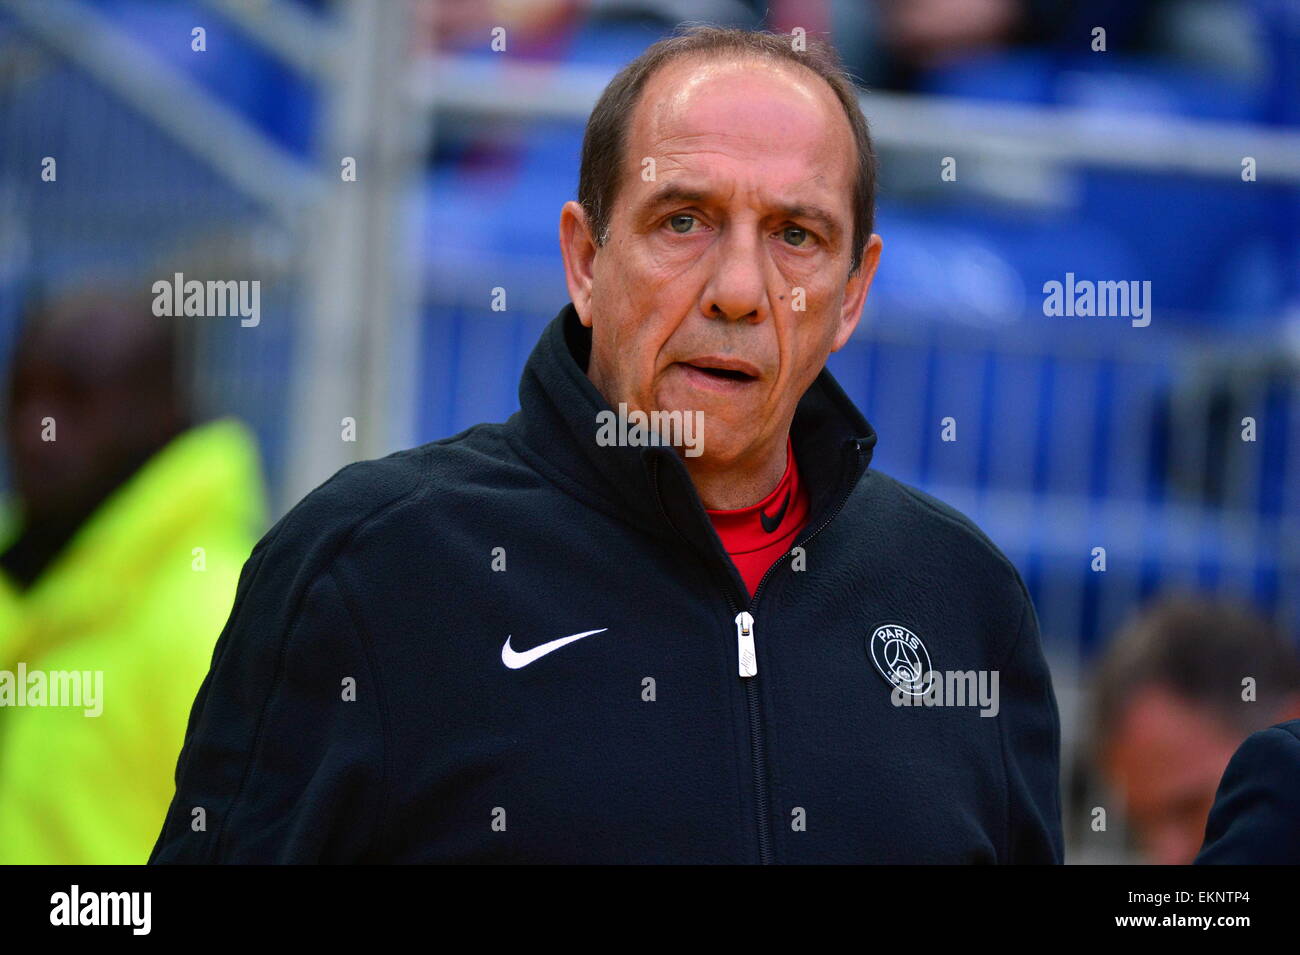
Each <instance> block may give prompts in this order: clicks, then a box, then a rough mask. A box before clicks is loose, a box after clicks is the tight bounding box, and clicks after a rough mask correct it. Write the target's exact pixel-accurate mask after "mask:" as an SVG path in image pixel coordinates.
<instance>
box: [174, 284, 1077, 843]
mask: <svg viewBox="0 0 1300 955" xmlns="http://www.w3.org/2000/svg"><path fill="white" fill-rule="evenodd" d="M589 354H590V333H589V332H588V331H587V330H586V329H584V328H583V327H582V326H581V324H580V323H579V322H578V321H577V316H576V313H575V311H574V309H573V307H572V305H568V306H566V307H565V308H564V309H563V310H562V311H561V312H560V314H559V315H558V316H557V317H556V319H555V320H554V321H553V322H552V323H551V324H550V325H549V326H548V327H547V329H546V330H545V332H544V333H543V335H542V338H541V340H540V342H539V343H538V345H537V347H536V349H535V350H534V351H533V354H532V356H531V357H530V358H529V360H528V363H527V366H526V367H525V370H524V374H523V378H522V382H521V385H520V391H519V395H520V405H521V410H520V411H519V412H517V413H516V414H514V415H513V416H512V417H511V418H510V419H509V420H508V421H507V422H505V423H503V424H483V425H478V426H476V427H473V428H470V429H469V430H467V431H465V432H463V433H461V434H459V435H456V436H454V437H451V438H447V439H445V440H442V441H437V442H433V443H431V444H427V445H424V446H422V447H418V448H413V449H410V450H407V451H402V452H400V453H397V454H393V455H390V456H388V457H386V458H383V459H380V460H376V461H367V462H362V463H359V464H354V465H351V466H349V467H346V468H344V469H342V470H341V471H339V472H338V473H337V474H336V475H335V476H334V477H333V478H331V479H330V480H329V481H327V482H326V483H325V484H323V485H322V486H321V487H319V488H317V489H316V490H315V491H313V492H312V493H311V494H309V495H308V496H307V497H306V498H305V499H304V500H303V501H302V502H301V503H299V504H298V505H297V506H296V507H295V508H293V510H292V511H290V512H289V514H288V515H286V516H285V517H284V518H283V519H282V520H281V521H280V522H279V523H278V524H276V526H275V527H274V528H272V529H271V530H270V531H269V532H268V533H267V535H266V536H265V538H263V540H262V541H261V542H260V543H259V544H258V545H257V547H256V548H255V549H254V550H253V553H252V555H251V556H250V557H249V559H248V562H247V564H246V566H245V567H244V571H243V574H242V576H241V579H240V583H239V588H238V592H237V595H236V599H235V604H234V608H233V610H232V612H231V615H230V619H229V622H228V623H227V624H226V627H225V629H224V630H223V631H222V633H221V635H220V638H219V639H218V641H217V645H216V648H215V651H214V653H213V658H212V666H211V670H210V672H209V673H208V675H207V678H206V679H205V680H204V683H203V685H202V687H201V689H200V691H199V694H198V697H197V699H196V700H195V703H194V707H193V710H192V712H191V714H190V719H189V725H188V729H187V731H186V738H185V744H184V747H183V749H182V752H181V754H180V759H179V763H178V765H177V770H176V787H177V790H176V795H175V798H174V800H173V802H172V805H171V807H170V809H169V811H168V813H167V817H166V820H165V822H164V824H163V828H162V832H161V835H160V836H159V839H158V842H157V845H156V846H155V848H154V851H153V854H152V856H151V857H150V861H151V862H156V863H166V862H599V863H604V862H684V863H692V862H704V863H725V862H732V863H750V862H787V863H807V862H879V863H909V862H917V863H944V862H957V863H993V862H1003V863H1006V862H1059V861H1060V860H1061V854H1062V850H1061V821H1060V803H1059V785H1058V764H1059V746H1060V730H1059V723H1058V719H1057V707H1056V699H1055V696H1054V693H1053V690H1052V684H1051V679H1050V675H1049V673H1048V669H1047V666H1046V663H1045V661H1044V658H1043V653H1042V649H1041V647H1040V643H1039V635H1038V625H1037V618H1036V616H1035V613H1034V609H1033V606H1032V604H1031V603H1030V600H1029V597H1028V595H1027V593H1026V591H1025V588H1024V585H1023V584H1022V582H1021V580H1020V577H1019V576H1018V574H1017V573H1016V571H1015V569H1014V568H1013V567H1012V565H1011V564H1010V563H1009V562H1008V561H1007V560H1006V558H1005V557H1003V556H1002V554H1001V553H999V551H998V550H997V548H996V547H994V546H993V544H992V543H990V542H989V540H988V539H987V538H986V537H985V536H984V535H983V534H981V533H980V531H979V530H978V529H977V528H976V527H975V526H974V525H973V524H972V523H971V522H970V521H969V520H967V519H966V518H965V517H963V516H962V515H960V514H958V513H957V512H955V511H954V510H952V509H950V508H948V507H946V506H945V505H943V504H941V503H939V502H937V501H935V500H933V499H932V498H930V497H927V496H926V495H924V494H922V493H920V492H918V491H916V490H913V489H912V488H909V487H906V486H905V485H903V484H900V483H899V482H897V481H894V480H892V479H891V478H888V477H886V476H884V475H883V474H880V473H879V472H877V471H874V470H870V469H869V468H868V464H869V462H870V458H871V452H872V449H873V447H874V446H875V442H876V436H875V434H874V432H873V431H872V429H871V427H870V425H868V424H867V422H866V421H865V420H864V419H863V417H862V416H861V414H859V412H858V411H857V409H856V408H855V407H854V406H853V404H852V403H851V402H850V401H849V399H848V398H847V397H846V396H845V394H844V393H843V391H842V390H841V389H840V388H839V386H838V385H837V384H836V382H835V381H834V379H833V378H832V377H831V375H830V373H829V372H826V371H823V372H822V374H821V375H820V376H819V377H818V378H817V380H816V381H815V382H814V384H813V385H812V386H811V387H810V388H809V390H808V392H807V393H806V394H805V395H804V396H803V398H802V400H801V402H800V404H799V407H798V410H797V412H796V415H795V418H794V422H793V425H792V428H791V435H792V438H793V441H794V446H795V454H796V457H797V459H798V461H799V467H800V472H801V475H802V477H803V479H804V480H805V481H806V483H807V485H808V488H809V492H810V496H811V504H812V509H811V520H810V522H809V524H808V526H807V527H806V529H805V530H804V531H803V532H801V534H800V535H799V538H798V539H797V541H796V545H795V547H794V549H793V550H792V552H791V553H790V554H788V555H787V556H785V557H783V558H782V559H781V560H780V561H779V562H778V563H777V564H776V565H774V566H773V568H772V569H771V570H770V571H769V572H768V574H767V576H766V577H765V578H764V581H763V583H762V584H761V585H760V586H759V587H758V588H757V592H756V593H755V595H754V597H753V599H752V600H751V599H750V598H749V596H748V594H747V592H746V590H745V587H744V584H743V582H742V580H741V578H740V576H739V574H738V573H737V571H736V569H735V567H734V566H733V565H732V564H731V562H730V560H729V559H728V558H727V556H726V554H725V552H724V551H723V549H722V545H721V542H720V541H719V540H718V537H717V535H716V533H715V532H714V530H713V527H712V525H711V523H710V521H709V519H708V516H707V514H706V513H705V511H704V509H703V506H702V505H701V503H700V500H699V497H698V495H697V494H696V492H695V490H694V486H693V485H692V483H691V481H690V479H689V477H688V475H687V472H686V469H685V468H684V467H683V465H682V462H681V460H680V458H679V457H678V456H677V453H676V452H675V451H674V450H673V449H671V448H667V447H653V446H652V447H604V446H600V445H598V443H597V440H596V433H597V412H599V411H601V410H603V409H607V408H608V407H609V406H608V404H607V403H606V402H605V401H604V399H603V398H602V397H601V395H600V394H599V393H598V392H597V391H596V389H595V388H594V387H593V386H592V384H591V382H590V380H589V379H588V378H587V377H586V375H585V368H586V362H587V358H588V356H589ZM744 614H749V615H750V616H749V617H748V618H746V617H744V616H743V615H744ZM738 620H739V621H740V622H739V623H738V622H737V621H738ZM750 620H752V623H750V622H749V621H750ZM742 631H747V632H742ZM564 638H572V639H569V640H567V641H564ZM751 643H752V647H753V656H752V667H751V668H752V669H753V670H754V674H753V675H752V676H742V675H741V669H743V668H744V666H745V663H746V662H749V661H746V660H745V659H744V658H745V657H747V656H748V654H747V653H746V652H745V651H746V650H748V648H749V646H750V645H751ZM548 644H549V645H550V646H548ZM530 651H536V652H533V653H530ZM979 671H985V672H984V674H983V677H988V675H989V673H990V672H992V671H996V674H997V683H996V689H997V693H996V715H981V712H986V713H987V712H990V711H991V710H992V707H990V706H987V705H986V706H984V707H983V709H981V707H980V706H979V705H965V706H959V705H958V706H954V705H945V706H927V705H920V706H917V705H911V706H903V705H896V704H897V703H898V702H900V701H913V702H916V701H922V702H924V701H927V700H928V701H929V702H932V703H933V702H935V701H938V700H944V701H948V702H952V701H953V700H954V698H955V697H956V694H955V693H954V692H953V688H954V687H959V686H965V687H966V688H967V689H969V690H970V691H971V694H970V695H971V697H972V698H971V699H968V700H967V702H968V703H970V704H974V703H975V700H974V699H973V697H974V692H973V691H974V684H973V683H963V682H962V681H963V680H965V679H967V678H971V679H974V678H975V677H976V675H977V674H979ZM951 673H958V674H965V676H961V677H960V678H959V679H954V678H952V677H951V676H949V677H945V674H951ZM927 677H928V679H929V681H930V682H926V681H927ZM891 681H892V682H891ZM986 685H987V686H990V687H992V686H994V684H992V683H991V682H987V683H986ZM917 694H919V695H917Z"/></svg>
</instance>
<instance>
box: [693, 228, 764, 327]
mask: <svg viewBox="0 0 1300 955" xmlns="http://www.w3.org/2000/svg"><path fill="white" fill-rule="evenodd" d="M763 266H764V263H763V246H762V242H761V239H759V238H758V237H757V236H755V235H754V234H752V233H750V232H749V231H748V230H741V229H732V230H729V231H728V232H727V233H725V234H724V235H723V237H722V239H721V240H720V246H719V251H718V258H717V260H716V263H715V267H714V270H713V275H712V277H711V278H710V279H709V283H708V285H707V286H705V289H704V301H703V302H702V303H701V304H702V305H703V307H704V314H705V315H708V316H709V317H711V318H724V319H727V320H728V321H746V320H748V321H752V322H757V321H761V319H762V316H763V314H764V310H765V298H766V289H765V283H764V268H763Z"/></svg>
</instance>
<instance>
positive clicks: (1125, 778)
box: [1104, 686, 1242, 865]
mask: <svg viewBox="0 0 1300 955" xmlns="http://www.w3.org/2000/svg"><path fill="white" fill-rule="evenodd" d="M1241 742H1242V736H1241V734H1239V733H1235V732H1233V731H1231V730H1229V729H1228V728H1226V727H1224V726H1223V725H1221V723H1220V721H1219V720H1217V719H1215V718H1214V716H1213V715H1212V714H1210V713H1207V712H1205V711H1204V710H1202V709H1200V708H1198V707H1197V706H1195V705H1194V704H1192V703H1189V702H1187V701H1186V700H1183V699H1181V698H1180V697H1178V696H1176V695H1175V694H1173V693H1171V692H1169V691H1168V690H1165V689H1164V688H1162V687H1158V686H1152V687H1147V688H1145V689H1143V690H1141V691H1139V692H1138V693H1137V695H1136V696H1135V697H1134V698H1133V700H1132V701H1131V702H1130V703H1129V705H1128V708H1127V709H1126V710H1125V712H1124V714H1123V715H1122V717H1121V719H1120V722H1119V724H1118V726H1117V727H1116V732H1115V735H1114V737H1113V738H1112V739H1111V740H1110V742H1109V746H1108V747H1107V751H1106V760H1105V766H1104V769H1105V772H1106V775H1107V776H1108V777H1109V778H1110V781H1111V783H1112V785H1114V786H1115V787H1116V788H1117V789H1118V791H1119V792H1120V793H1121V794H1122V795H1123V796H1124V800H1125V803H1126V815H1127V817H1128V820H1129V822H1130V824H1131V825H1132V827H1133V829H1134V832H1135V834H1136V835H1137V837H1138V840H1139V842H1140V844H1141V846H1142V848H1143V850H1144V851H1145V852H1146V854H1147V855H1148V857H1149V858H1150V860H1151V861H1152V862H1155V863H1158V864H1161V865H1186V864H1188V863H1190V862H1192V860H1193V859H1195V858H1196V854H1197V852H1199V851H1200V848H1201V843H1202V841H1203V840H1204V838H1205V823H1206V820H1207V819H1208V818H1209V815H1210V807H1211V806H1212V805H1213V804H1214V794H1215V792H1216V790H1217V789H1218V787H1219V780H1220V778H1222V776H1223V771H1224V770H1225V769H1226V768H1227V766H1228V760H1230V759H1231V758H1232V754H1233V752H1235V751H1236V749H1237V747H1238V746H1239V745H1240V744H1241Z"/></svg>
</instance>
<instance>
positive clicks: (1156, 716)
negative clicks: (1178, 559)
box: [1092, 597, 1300, 865]
mask: <svg viewBox="0 0 1300 955" xmlns="http://www.w3.org/2000/svg"><path fill="white" fill-rule="evenodd" d="M1248 677H1249V678H1250V679H1251V680H1252V681H1253V683H1252V684H1250V690H1251V692H1247V689H1248V688H1247V686H1246V685H1243V681H1245V680H1246V678H1248ZM1093 690H1094V694H1095V695H1094V699H1093V705H1094V710H1093V724H1092V726H1093V733H1094V736H1093V741H1094V750H1093V752H1094V759H1095V761H1096V764H1097V766H1098V768H1099V769H1100V771H1101V773H1102V775H1103V776H1104V777H1105V779H1106V781H1107V783H1108V784H1109V785H1110V786H1111V787H1112V788H1113V789H1114V791H1115V792H1116V793H1118V794H1119V795H1120V797H1121V798H1122V799H1123V802H1124V815H1125V818H1126V819H1127V820H1128V823H1129V825H1130V826H1131V828H1132V830H1133V832H1134V834H1135V836H1136V837H1137V841H1138V843H1139V845H1140V846H1141V848H1142V851H1143V852H1144V854H1145V855H1146V856H1147V857H1148V859H1149V861H1151V862H1156V863H1160V864H1165V865H1185V864H1188V863H1191V862H1192V861H1193V860H1194V859H1195V858H1196V854H1197V851H1198V850H1199V849H1200V848H1201V843H1202V840H1203V839H1204V837H1205V831H1206V820H1207V817H1208V816H1209V813H1210V806H1211V804H1212V803H1213V802H1214V797H1215V790H1216V788H1217V787H1218V785H1219V780H1220V778H1221V777H1222V776H1223V773H1224V767H1225V766H1227V765H1228V761H1229V759H1230V758H1231V757H1232V755H1233V752H1234V751H1235V750H1236V749H1237V748H1238V746H1240V745H1241V743H1242V741H1243V740H1244V739H1245V738H1246V737H1247V736H1249V735H1250V734H1252V733H1254V732H1255V731H1257V730H1261V729H1263V728H1265V727H1267V726H1270V725H1271V724H1274V723H1277V722H1279V721H1282V720H1286V719H1289V718H1291V717H1295V716H1300V660H1297V656H1296V652H1295V649H1294V647H1292V646H1291V645H1290V644H1289V643H1288V642H1287V640H1286V639H1285V637H1284V636H1283V635H1282V634H1281V633H1280V632H1279V631H1278V630H1277V629H1276V628H1275V627H1273V626H1272V625H1271V624H1270V623H1269V622H1268V621H1267V620H1265V619H1263V618H1261V617H1259V616H1258V615H1256V614H1255V613H1254V612H1252V611H1250V610H1248V609H1246V608H1244V607H1238V606H1235V605H1233V604H1229V603H1223V602H1220V601H1217V600H1208V599H1204V598H1194V597H1171V598H1167V599H1165V600H1163V601H1161V602H1159V603H1157V604H1155V605H1154V606H1152V607H1149V608H1148V609H1146V610H1145V611H1144V612H1142V613H1141V614H1139V615H1138V616H1137V617H1136V618H1135V619H1134V620H1133V621H1132V622H1130V623H1129V624H1128V625H1127V626H1126V627H1125V628H1124V629H1123V630H1122V631H1121V632H1120V633H1119V634H1118V635H1117V636H1116V638H1115V639H1114V641H1113V642H1112V643H1111V645H1110V647H1109V648H1108V650H1107V652H1106V655H1105V657H1104V658H1103V660H1102V662H1101V664H1100V665H1099V668H1098V671H1097V675H1096V679H1095V683H1094V688H1093Z"/></svg>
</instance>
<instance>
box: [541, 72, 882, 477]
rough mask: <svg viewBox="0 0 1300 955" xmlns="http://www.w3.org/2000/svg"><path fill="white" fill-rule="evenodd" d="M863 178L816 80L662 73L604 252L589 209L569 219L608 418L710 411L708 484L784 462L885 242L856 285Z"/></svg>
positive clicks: (565, 242)
mask: <svg viewBox="0 0 1300 955" xmlns="http://www.w3.org/2000/svg"><path fill="white" fill-rule="evenodd" d="M650 161H652V162H650ZM643 171H646V172H644V175H643ZM855 177H856V153H855V147H854V142H853V135H852V131H851V129H850V127H849V123H848V120H847V118H846V117H845V116H844V112H843V109H842V107H841V106H840V105H839V101H838V100H837V99H836V97H835V94H834V93H833V92H832V91H831V89H830V88H829V87H828V86H827V85H826V84H825V83H824V82H822V81H821V80H820V79H818V78H817V77H816V76H814V75H813V74H811V73H806V71H803V70H801V69H800V68H798V67H797V66H790V67H785V66H777V65H774V64H770V63H765V64H756V63H754V62H752V61H741V62H724V63H704V62H699V61H685V62H679V63H675V64H671V65H669V66H667V67H664V68H663V69H661V70H660V71H659V72H658V73H656V74H655V75H654V76H653V77H652V78H651V79H650V81H649V82H648V83H647V85H646V87H645V89H644V91H643V93H642V96H641V99H640V101H639V103H638V105H637V108H636V110H635V112H634V115H633V117H632V120H631V125H630V128H629V135H628V141H627V148H626V155H625V160H624V169H623V179H622V185H621V188H620V191H619V194H618V198H617V200H616V202H615V206H614V209H613V212H612V215H611V217H610V223H609V237H608V240H607V242H606V244H605V245H604V246H602V247H599V248H597V247H596V246H595V245H594V243H593V241H592V238H593V237H592V236H591V235H590V232H589V230H588V229H587V227H586V223H585V217H584V216H583V215H582V209H581V207H580V206H579V205H578V204H577V203H575V202H571V203H568V204H567V205H566V206H565V210H564V215H563V216H562V218H561V243H562V246H563V249H564V254H565V266H566V271H567V274H568V280H569V291H570V294H571V297H572V299H573V302H574V306H575V308H576V309H577V311H578V315H579V316H580V318H581V320H582V322H583V324H585V325H588V326H590V327H591V329H592V357H591V364H590V367H589V368H588V374H589V375H590V377H591V378H592V381H593V382H594V383H595V385H596V387H597V388H598V389H599V390H600V392H601V393H602V394H603V395H604V396H605V398H606V399H607V400H608V401H609V402H610V404H611V405H617V403H618V402H627V404H628V406H629V408H633V409H641V410H645V411H651V410H663V411H674V410H677V411H682V412H695V411H702V412H703V413H704V435H703V445H702V449H701V450H702V453H701V455H700V457H699V458H698V459H696V463H697V464H699V465H701V466H703V467H706V468H707V467H714V468H718V469H724V468H728V467H732V466H735V465H737V464H744V463H745V462H756V461H760V460H763V459H765V457H766V456H769V455H771V454H774V453H779V452H780V450H782V449H783V448H784V444H785V435H786V432H787V429H788V427H789V424H790V421H791V419H792V417H793V415H794V409H795V406H796V405H797V404H798V402H799V398H800V397H801V396H802V395H803V393H804V391H806V390H807V388H808V386H809V385H810V384H811V383H812V381H813V379H814V378H815V377H816V376H817V374H818V373H819V372H820V371H821V369H822V367H823V366H824V364H825V362H826V357H827V355H828V354H829V353H830V352H832V351H834V350H836V349H838V348H840V347H841V346H842V345H843V344H844V343H845V342H846V341H847V340H848V338H849V335H850V334H852V332H853V328H854V326H855V325H856V324H857V321H858V317H859V315H860V314H861V310H862V304H863V301H864V300H865V297H866V293H867V289H868V287H869V286H870V283H871V278H872V275H873V274H874V272H875V267H876V262H877V259H878V257H879V249H880V240H879V238H878V237H876V236H872V237H871V242H870V243H869V247H868V249H867V251H866V254H865V255H864V258H863V263H862V266H861V268H860V269H859V270H858V272H857V273H856V274H855V275H853V276H849V266H850V262H851V258H852V248H851V246H852V239H853V215H852V203H851V197H852V190H853V185H854V181H855Z"/></svg>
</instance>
